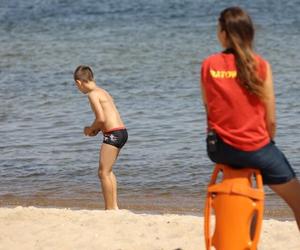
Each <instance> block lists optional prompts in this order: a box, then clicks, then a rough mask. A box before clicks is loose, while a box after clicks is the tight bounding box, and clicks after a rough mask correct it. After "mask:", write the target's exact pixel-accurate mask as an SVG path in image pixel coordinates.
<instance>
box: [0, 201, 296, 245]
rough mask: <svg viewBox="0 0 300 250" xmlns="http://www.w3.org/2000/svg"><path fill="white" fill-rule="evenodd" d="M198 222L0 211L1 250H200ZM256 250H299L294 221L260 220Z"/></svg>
mask: <svg viewBox="0 0 300 250" xmlns="http://www.w3.org/2000/svg"><path fill="white" fill-rule="evenodd" d="M202 229H203V218H202V217H198V216H188V215H174V214H165V215H151V214H134V213H132V212H130V211H128V210H119V211H99V210H70V209H56V208H35V207H16V208H0V250H19V249H26V250H33V249H34V250H38V249H39V250H44V249H45V250H46V249H47V250H48V249H49V250H50V249H51V250H53V249H55V250H59V249H61V250H68V249H72V250H74V249H80V250H83V249H87V250H89V249H91V250H92V249H97V250H99V249H102V250H175V249H178V250H179V249H181V250H197V249H205V247H204V237H203V230H202ZM259 249H261V250H273V249H274V250H275V249H280V250H282V249H289V250H293V249H295V250H297V249H300V237H299V232H298V229H297V227H296V223H295V222H294V221H284V222H283V221H276V220H265V221H264V224H263V232H262V237H261V240H260V245H259Z"/></svg>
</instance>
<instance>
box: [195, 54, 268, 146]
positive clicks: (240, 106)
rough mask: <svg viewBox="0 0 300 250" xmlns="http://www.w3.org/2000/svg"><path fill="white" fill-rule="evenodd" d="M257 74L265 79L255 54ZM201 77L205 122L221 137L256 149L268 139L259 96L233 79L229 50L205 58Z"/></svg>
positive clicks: (230, 143) (262, 68)
mask: <svg viewBox="0 0 300 250" xmlns="http://www.w3.org/2000/svg"><path fill="white" fill-rule="evenodd" d="M256 59H257V60H258V64H257V65H258V74H259V76H260V77H261V78H262V79H263V80H265V78H266V69H267V65H266V61H265V60H264V59H262V58H261V57H260V56H258V55H256ZM201 81H202V86H203V88H204V91H205V96H206V105H207V112H208V125H209V127H210V128H211V129H213V130H215V131H216V132H217V134H218V135H219V136H220V137H221V138H222V140H223V141H224V142H225V143H227V144H229V145H231V146H233V147H235V148H237V149H240V150H244V151H253V150H257V149H259V148H261V147H263V146H265V145H266V144H268V143H269V142H270V137H269V134H268V132H267V127H266V122H265V114H266V110H265V107H264V105H263V103H262V102H261V100H260V99H259V98H258V97H257V96H256V95H254V94H251V93H249V92H248V91H247V90H246V89H245V88H243V87H242V86H241V85H240V84H239V83H238V81H237V68H236V64H235V58H234V55H233V53H230V50H227V51H224V52H222V53H217V54H214V55H211V56H209V57H208V58H206V59H205V60H204V61H203V63H202V68H201Z"/></svg>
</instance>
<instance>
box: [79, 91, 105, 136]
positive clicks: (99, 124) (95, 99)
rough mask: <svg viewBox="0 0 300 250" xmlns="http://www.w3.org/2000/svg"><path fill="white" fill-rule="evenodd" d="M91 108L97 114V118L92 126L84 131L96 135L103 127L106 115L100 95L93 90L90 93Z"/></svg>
mask: <svg viewBox="0 0 300 250" xmlns="http://www.w3.org/2000/svg"><path fill="white" fill-rule="evenodd" d="M88 98H89V101H90V105H91V108H92V110H93V112H94V114H95V120H94V122H93V123H92V124H91V125H90V127H87V128H85V131H84V133H85V134H86V135H94V134H95V133H97V132H99V131H100V130H102V129H103V124H104V122H105V116H104V112H103V108H102V106H101V104H100V101H99V95H98V94H97V93H95V92H92V93H90V94H89V95H88Z"/></svg>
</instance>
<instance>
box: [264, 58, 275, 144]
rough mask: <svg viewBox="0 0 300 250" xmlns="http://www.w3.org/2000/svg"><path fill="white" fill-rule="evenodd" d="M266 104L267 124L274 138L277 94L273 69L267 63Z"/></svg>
mask: <svg viewBox="0 0 300 250" xmlns="http://www.w3.org/2000/svg"><path fill="white" fill-rule="evenodd" d="M263 102H264V105H265V109H266V117H265V121H266V126H267V130H268V133H269V135H270V138H271V139H274V137H275V134H276V108H275V94H274V87H273V77H272V69H271V66H270V64H269V63H267V75H266V80H265V82H264V100H263Z"/></svg>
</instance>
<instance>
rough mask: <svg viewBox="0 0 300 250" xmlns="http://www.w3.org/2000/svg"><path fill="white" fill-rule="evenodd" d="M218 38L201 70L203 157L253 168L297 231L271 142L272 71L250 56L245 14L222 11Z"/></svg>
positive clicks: (296, 200)
mask: <svg viewBox="0 0 300 250" xmlns="http://www.w3.org/2000/svg"><path fill="white" fill-rule="evenodd" d="M218 39H219V42H220V44H221V45H222V47H223V48H224V51H223V52H221V53H216V54H214V55H211V56H209V57H208V58H206V59H205V60H204V61H203V63H202V68H201V82H202V84H201V87H202V96H203V102H204V105H205V108H206V111H207V121H208V137H207V151H208V155H209V157H210V159H211V160H212V161H214V162H216V163H223V164H227V165H230V166H232V167H235V168H243V167H255V168H258V169H259V170H260V171H261V173H262V176H263V181H264V184H267V185H269V186H270V188H271V189H272V190H274V191H275V192H276V193H277V194H278V195H279V196H280V197H282V198H283V199H284V200H285V201H286V202H287V204H288V205H289V206H290V207H291V209H292V210H293V212H294V215H295V218H296V221H297V224H298V228H299V230H300V183H299V181H298V180H297V178H296V176H295V172H294V170H293V169H292V167H291V166H290V164H289V162H288V161H287V159H286V158H285V156H284V155H283V153H282V152H281V151H280V150H279V149H278V148H277V147H276V146H275V143H274V141H273V139H274V137H275V131H276V118H275V97H274V90H273V81H272V71H271V66H270V65H269V63H268V62H267V61H266V60H264V59H263V58H262V57H260V56H259V55H257V54H255V52H254V51H253V48H252V44H253V39H254V27H253V24H252V21H251V18H250V17H249V15H248V14H247V13H246V12H245V11H244V10H242V9H241V8H239V7H231V8H227V9H225V10H223V11H222V12H221V14H220V17H219V23H218Z"/></svg>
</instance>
